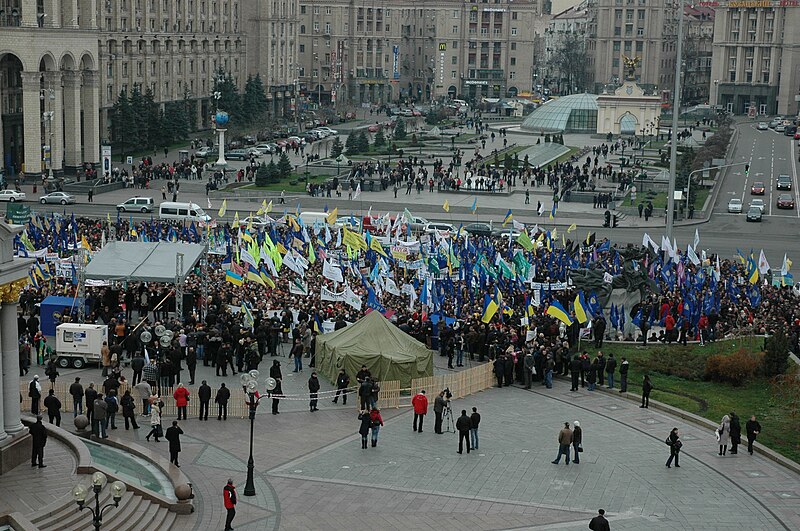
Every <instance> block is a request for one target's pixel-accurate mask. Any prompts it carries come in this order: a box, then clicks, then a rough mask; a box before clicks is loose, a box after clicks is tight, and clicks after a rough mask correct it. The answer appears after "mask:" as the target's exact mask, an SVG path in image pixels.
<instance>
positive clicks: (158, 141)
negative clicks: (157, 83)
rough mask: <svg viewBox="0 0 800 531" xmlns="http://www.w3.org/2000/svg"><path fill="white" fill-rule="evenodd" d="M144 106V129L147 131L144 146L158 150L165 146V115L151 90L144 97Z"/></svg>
mask: <svg viewBox="0 0 800 531" xmlns="http://www.w3.org/2000/svg"><path fill="white" fill-rule="evenodd" d="M142 100H143V105H144V109H143V111H144V119H145V122H143V123H142V127H145V128H146V131H147V142H146V143H145V144H144V145H145V146H147V147H148V148H151V149H156V148H161V147H164V146H165V143H164V141H165V136H166V135H165V134H164V129H163V126H164V122H163V120H162V118H163V115H162V112H161V109H160V108H159V105H158V103H156V100H155V96H153V91H152V90H150V89H149V88H148V89H147V90H146V91H145V92H144V94H143V95H142Z"/></svg>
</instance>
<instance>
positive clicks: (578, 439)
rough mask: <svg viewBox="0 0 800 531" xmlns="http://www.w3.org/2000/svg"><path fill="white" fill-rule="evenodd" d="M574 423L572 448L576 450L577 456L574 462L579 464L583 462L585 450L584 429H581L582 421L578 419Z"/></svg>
mask: <svg viewBox="0 0 800 531" xmlns="http://www.w3.org/2000/svg"><path fill="white" fill-rule="evenodd" d="M572 425H573V426H574V427H573V429H572V448H573V449H574V450H575V457H574V458H573V459H572V462H573V463H575V464H576V465H578V464H580V462H581V452H583V446H582V443H583V430H582V429H581V423H580V422H578V421H577V420H576V421H575V422H573V423H572Z"/></svg>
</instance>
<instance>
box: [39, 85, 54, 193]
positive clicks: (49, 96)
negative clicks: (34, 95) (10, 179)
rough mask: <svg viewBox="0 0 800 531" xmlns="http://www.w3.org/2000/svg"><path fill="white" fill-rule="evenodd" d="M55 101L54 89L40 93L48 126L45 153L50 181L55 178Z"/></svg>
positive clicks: (44, 119)
mask: <svg viewBox="0 0 800 531" xmlns="http://www.w3.org/2000/svg"><path fill="white" fill-rule="evenodd" d="M45 99H46V100H47V104H46V108H47V110H45ZM55 99H56V91H55V90H53V89H52V88H49V89H41V90H40V91H39V101H41V102H42V123H46V124H47V146H45V148H46V149H44V150H43V151H44V154H45V155H46V156H45V160H46V161H47V170H48V171H47V176H48V177H49V178H50V179H52V178H53V115H54V114H53V101H54V100H55Z"/></svg>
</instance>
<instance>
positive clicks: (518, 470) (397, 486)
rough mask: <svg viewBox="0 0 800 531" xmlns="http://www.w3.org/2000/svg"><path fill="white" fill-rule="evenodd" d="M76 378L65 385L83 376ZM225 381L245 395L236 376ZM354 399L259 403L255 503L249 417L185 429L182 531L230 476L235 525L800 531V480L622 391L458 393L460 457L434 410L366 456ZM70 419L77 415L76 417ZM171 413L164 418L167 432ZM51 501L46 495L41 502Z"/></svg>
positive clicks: (192, 423) (16, 486) (133, 434)
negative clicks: (466, 435) (600, 524)
mask: <svg viewBox="0 0 800 531" xmlns="http://www.w3.org/2000/svg"><path fill="white" fill-rule="evenodd" d="M437 358H438V357H437ZM439 361H440V360H439V359H437V364H439ZM284 365H286V364H284ZM199 369H200V370H199V373H198V378H197V379H198V382H199V380H200V379H203V378H207V379H209V380H210V383H214V382H216V381H218V380H219V379H217V378H215V377H213V375H212V374H211V370H210V369H209V368H205V367H202V366H201V367H200V368H199ZM284 369H287V368H286V367H284ZM66 372H69V374H64V375H63V376H62V377H64V378H67V379H71V378H72V377H73V376H74V371H72V370H70V371H66ZM286 372H287V371H286V370H285V371H284V376H285V377H284V381H285V384H284V392H285V393H286V394H287V395H295V394H301V393H303V389H304V386H305V381H306V378H307V377H308V374H309V370H308V369H307V368H306V369H305V370H304V372H303V373H302V375H301V374H297V375H295V374H293V373H291V372H289V373H288V374H286ZM81 374H82V375H83V378H82V381H84V382H88V381H90V379H91V378H92V377H93V375H94V376H97V377H96V378H94V379H95V380H96V381H99V380H100V378H99V371H97V370H96V369H91V370H84V371H81ZM226 380H227V381H228V385H229V386H230V387H232V388H233V389H234V390H235V394H234V399H238V386H237V381H238V376H236V377H234V376H229V377H228V378H227V379H226ZM327 389H330V386H325V387H323V391H324V390H327ZM434 391H435V390H428V394H429V395H430V396H433V393H434ZM353 398H354V397H351V400H352V399H353ZM354 403H355V400H352V402H349V403H348V406H347V407H346V408H345V407H343V406H342V405H333V404H331V403H330V400H329V399H324V400H321V401H320V411H319V412H316V413H310V412H309V411H308V407H307V403H306V402H305V400H297V401H287V402H285V403H284V404H282V406H281V412H282V413H281V414H280V415H276V416H273V415H270V414H269V405H268V404H262V407H261V408H260V409H259V413H258V418H257V419H256V437H255V439H256V444H255V462H256V472H257V475H256V489H257V496H255V497H245V496H243V495H242V491H243V490H244V480H245V475H246V462H247V452H248V434H249V427H248V422H247V420H244V419H239V418H229V419H228V420H227V421H226V422H222V421H217V420H216V418H215V417H209V418H210V420H209V421H207V422H200V421H198V420H196V419H192V418H190V419H189V420H188V421H182V422H181V425H182V427H183V429H184V431H185V432H186V434H185V435H184V436H183V437H182V439H183V452H182V453H181V456H180V461H181V464H182V468H181V470H182V471H183V472H184V473H185V474H186V475H187V476H188V477H189V479H190V480H191V482H192V483H193V485H194V489H195V493H196V496H197V498H196V500H195V507H196V512H195V514H194V515H192V516H186V517H180V518H179V519H178V520H177V521H176V523H175V525H174V526H173V529H186V530H189V529H192V530H200V529H203V530H205V529H209V530H212V529H222V528H223V527H224V526H223V522H224V518H225V511H224V509H223V508H222V487H223V486H224V484H225V480H226V479H227V478H228V477H229V476H230V477H232V478H233V479H234V481H235V482H236V484H237V486H238V490H239V494H240V503H239V505H238V506H237V510H238V514H237V517H236V520H235V521H234V527H235V528H236V529H237V530H278V529H280V530H301V529H302V530H310V529H320V530H323V529H365V530H366V529H370V530H371V529H441V528H444V527H447V526H455V527H460V528H468V529H487V530H488V529H519V528H537V529H568V530H569V529H575V530H578V529H586V526H587V524H588V521H589V519H590V518H591V517H592V516H593V515H594V514H596V510H597V509H598V508H601V507H602V508H604V509H605V510H606V511H607V513H608V516H609V520H610V521H611V526H612V529H632V530H633V529H637V530H638V529H642V530H644V529H647V530H659V529H702V530H714V529H734V528H736V529H742V528H744V529H765V530H771V529H797V528H799V527H800V477H798V475H796V474H795V473H793V472H791V471H788V470H786V469H784V468H783V467H781V466H779V465H777V464H775V463H774V462H772V461H770V460H768V459H766V458H764V457H762V456H759V455H755V456H749V455H747V454H746V453H740V454H739V455H737V456H728V457H724V458H723V457H719V456H718V455H717V447H716V444H715V440H714V436H713V433H712V432H711V431H710V430H709V429H707V428H699V427H696V426H694V425H691V424H687V423H686V422H685V421H682V420H679V419H676V418H674V417H672V416H670V415H667V414H665V413H661V412H659V411H656V410H653V409H640V408H639V407H638V404H637V403H636V402H634V401H631V400H627V399H624V398H622V397H619V396H618V395H616V393H614V394H612V393H604V392H600V391H595V392H591V393H590V392H588V391H585V390H581V391H578V392H576V393H572V392H570V391H569V385H568V384H567V383H566V382H563V381H556V382H555V385H554V387H553V389H551V390H547V389H545V388H544V387H542V386H535V387H534V389H533V391H526V390H524V389H521V388H517V387H512V388H503V389H496V388H492V389H489V390H486V391H484V392H481V393H478V394H476V395H473V396H470V397H466V398H464V399H460V400H455V401H454V402H453V405H452V407H453V411H454V413H455V414H456V416H458V414H459V413H460V411H461V409H467V410H470V409H471V408H472V407H473V406H476V407H478V410H479V412H480V413H481V415H482V422H481V427H480V448H479V450H478V451H475V452H473V453H471V454H469V455H467V454H466V453H465V454H463V455H459V454H457V453H456V450H457V442H458V441H457V437H456V435H455V434H453V433H445V434H444V435H436V434H434V433H433V411H432V409H431V411H430V413H429V415H428V417H427V418H426V424H425V430H424V432H423V433H421V434H418V433H415V432H413V431H412V430H411V421H412V414H411V412H410V410H408V409H400V410H389V409H387V410H384V411H383V416H384V421H385V424H386V425H385V427H384V428H383V429H382V430H381V432H380V440H379V443H378V446H377V447H376V448H368V449H367V450H362V449H361V445H360V441H359V436H358V435H357V430H358V426H359V421H358V419H357V418H356V416H357V412H356V410H355V407H353V404H354ZM26 405H27V403H26ZM212 413H213V412H212ZM65 420H66V421H67V422H70V421H71V414H69V413H68V414H66V415H65ZM171 420H172V419H171V418H165V419H164V425H168V424H169V422H170V421H171ZM575 420H578V421H580V422H581V426H582V428H583V432H584V436H583V446H584V448H585V452H584V453H583V454H582V456H581V462H580V464H578V465H575V464H572V463H571V464H570V465H568V466H567V465H565V464H564V463H563V461H562V463H561V464H560V465H553V464H551V461H552V460H553V459H554V458H555V456H556V453H557V449H558V446H557V442H556V439H557V433H558V431H559V429H560V428H561V427H562V425H563V422H565V421H570V422H572V421H575ZM140 423H141V424H142V429H140V430H138V431H125V430H124V429H119V430H115V431H113V432H110V433H111V435H112V437H118V438H119V439H121V440H127V441H132V442H135V443H137V444H140V445H142V446H145V447H147V448H149V449H151V450H152V451H154V452H156V453H158V454H159V455H162V456H163V457H167V455H168V451H167V444H166V442H163V441H162V442H161V443H158V444H156V443H154V442H149V443H148V442H146V441H145V440H144V436H145V435H146V433H147V427H146V424H147V420H146V419H140ZM120 425H121V424H120ZM673 426H677V427H679V428H680V429H681V432H682V438H683V440H684V448H683V450H684V451H683V452H682V454H681V468H679V469H675V468H672V469H667V468H666V467H665V466H664V462H665V461H666V458H667V456H668V454H669V448H668V447H667V446H666V445H665V444H664V442H663V441H664V439H665V438H666V436H667V434H668V433H669V430H670V429H671V428H672V427H673ZM765 429H769V426H765ZM62 454H63V449H61V448H60V447H59V446H57V445H56V446H54V447H52V448H51V447H50V446H49V445H48V449H47V451H46V454H45V458H46V461H47V462H49V463H51V464H52V463H54V461H55V460H58V461H59V463H63V462H65V461H67V460H66V459H64V457H65V456H64V455H62ZM68 468H69V467H63V466H60V464H59V465H58V466H55V467H52V468H51V467H49V468H47V469H43V471H42V470H39V469H35V470H33V471H30V468H29V467H28V466H27V465H22V466H21V467H20V468H18V469H16V470H14V471H13V473H12V475H11V476H9V477H4V478H2V479H0V487H1V488H0V490H2V491H3V492H6V494H5V495H4V496H3V497H0V500H2V501H7V498H8V497H12V496H13V495H16V496H19V497H21V498H25V496H26V492H27V491H28V490H32V492H35V491H36V490H38V489H41V488H44V487H45V486H47V485H50V484H54V485H56V486H57V487H58V490H59V491H60V492H61V493H63V492H64V490H65V488H64V486H65V485H66V483H68V480H69V479H70V477H69V476H70V472H69V471H68V470H67V469H68ZM26 478H28V479H29V481H26V480H25V479H26ZM65 478H66V479H65ZM9 486H11V487H12V488H13V490H14V494H13V495H12V494H10V493H8V490H7V488H6V487H9ZM38 496H40V497H42V496H43V495H42V494H41V493H40V494H38ZM47 500H48V498H47V497H46V496H44V498H42V501H41V503H44V502H46V501H47ZM31 509H32V508H28V507H22V508H21V509H20V510H21V512H23V513H25V512H28V511H29V510H31Z"/></svg>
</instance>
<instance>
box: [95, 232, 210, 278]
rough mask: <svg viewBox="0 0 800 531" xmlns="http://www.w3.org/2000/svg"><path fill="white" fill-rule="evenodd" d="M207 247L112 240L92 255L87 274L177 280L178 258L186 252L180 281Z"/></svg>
mask: <svg viewBox="0 0 800 531" xmlns="http://www.w3.org/2000/svg"><path fill="white" fill-rule="evenodd" d="M204 252H205V246H204V245H200V244H192V243H172V242H120V241H112V242H109V243H108V244H107V245H106V246H105V247H103V248H102V250H100V252H99V253H97V254H96V255H94V256H93V257H92V261H91V262H89V264H88V265H87V266H86V269H85V275H86V278H87V279H90V280H128V281H134V282H164V283H170V284H171V283H174V282H175V273H176V269H175V268H176V265H175V264H176V260H177V256H178V254H179V253H181V254H183V268H182V271H180V274H179V275H178V276H179V277H180V281H181V282H182V281H183V280H185V279H186V276H187V275H188V274H189V272H190V271H191V270H192V269H193V268H194V266H195V265H197V264H198V263H199V262H200V258H202V256H203V253H204Z"/></svg>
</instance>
